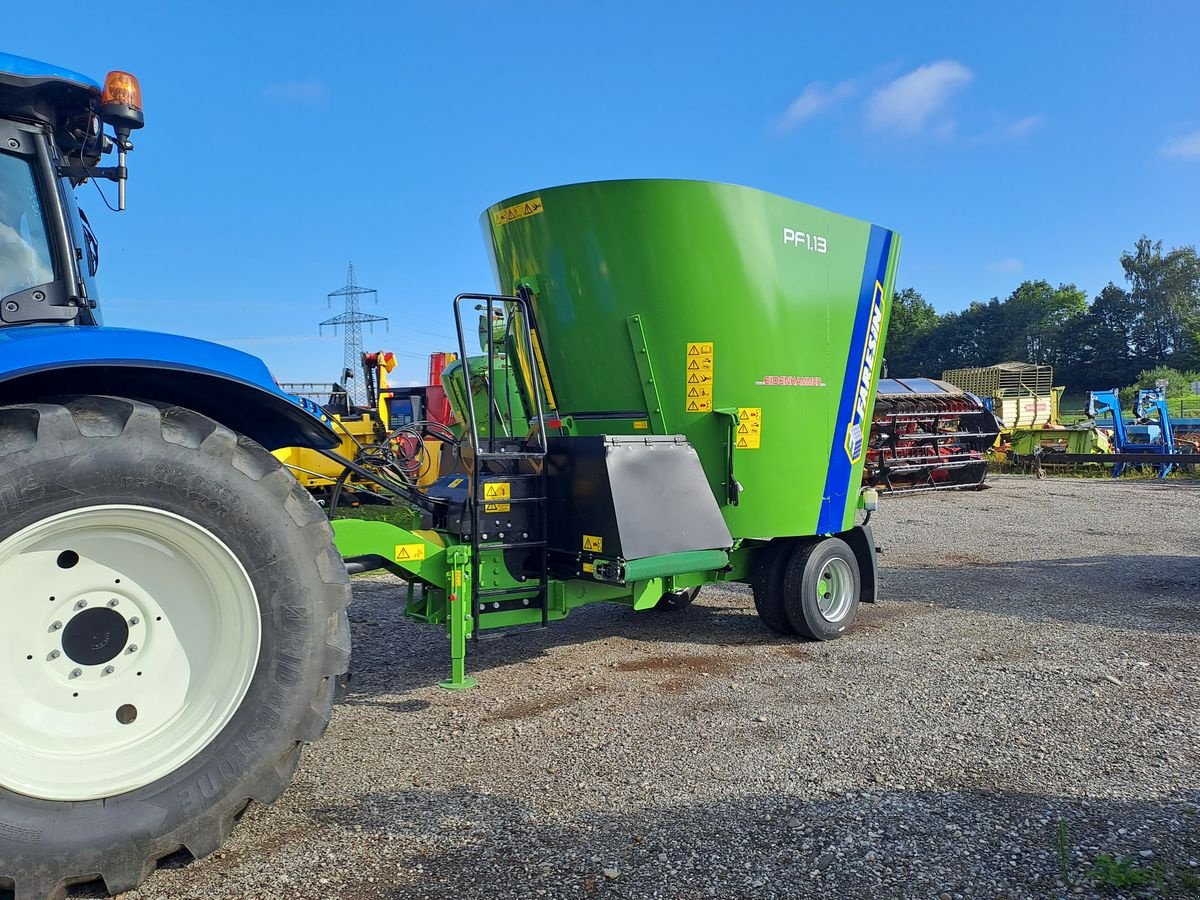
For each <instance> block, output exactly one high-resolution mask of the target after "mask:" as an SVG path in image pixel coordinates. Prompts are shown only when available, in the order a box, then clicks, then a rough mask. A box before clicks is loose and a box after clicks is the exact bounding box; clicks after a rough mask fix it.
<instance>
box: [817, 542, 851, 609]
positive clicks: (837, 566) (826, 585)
mask: <svg viewBox="0 0 1200 900" xmlns="http://www.w3.org/2000/svg"><path fill="white" fill-rule="evenodd" d="M853 603H854V575H853V572H852V571H851V569H850V564H849V563H848V562H846V560H844V559H840V558H838V557H834V558H833V559H830V560H827V561H826V562H825V564H824V565H823V566H822V567H821V572H820V574H819V575H818V576H817V609H818V610H820V612H821V615H822V616H823V617H824V618H825V620H826V621H828V622H840V621H842V619H844V618H846V616H847V615H848V614H849V612H850V608H851V606H852V605H853Z"/></svg>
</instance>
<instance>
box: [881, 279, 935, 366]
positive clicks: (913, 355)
mask: <svg viewBox="0 0 1200 900" xmlns="http://www.w3.org/2000/svg"><path fill="white" fill-rule="evenodd" d="M937 323H938V314H937V311H936V310H935V309H934V308H933V304H931V303H930V302H929V301H928V300H926V299H925V298H924V297H922V296H921V294H920V293H918V292H917V291H916V290H915V289H913V288H910V287H909V288H905V289H904V290H902V291H897V292H896V293H895V295H894V296H893V297H892V314H891V318H890V319H889V320H888V336H887V344H886V345H885V348H886V350H887V361H888V374H890V375H892V376H893V377H897V378H904V377H907V376H911V375H918V374H922V372H921V363H922V360H921V359H920V353H919V352H918V351H919V348H920V347H921V344H922V343H923V342H922V340H921V338H922V336H923V335H925V334H927V333H929V332H930V331H931V330H932V329H933V328H935V327H936V326H937Z"/></svg>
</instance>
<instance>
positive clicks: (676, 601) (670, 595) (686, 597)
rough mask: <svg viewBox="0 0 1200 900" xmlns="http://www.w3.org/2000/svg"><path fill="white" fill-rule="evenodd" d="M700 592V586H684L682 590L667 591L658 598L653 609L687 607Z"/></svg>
mask: <svg viewBox="0 0 1200 900" xmlns="http://www.w3.org/2000/svg"><path fill="white" fill-rule="evenodd" d="M699 593H700V587H699V585H697V586H696V587H690V588H684V589H683V590H682V591H668V592H667V593H665V594H663V595H662V596H661V597H659V598H658V602H657V603H656V604H654V608H655V609H687V607H689V606H691V605H692V601H693V600H695V599H696V596H697V595H698V594H699Z"/></svg>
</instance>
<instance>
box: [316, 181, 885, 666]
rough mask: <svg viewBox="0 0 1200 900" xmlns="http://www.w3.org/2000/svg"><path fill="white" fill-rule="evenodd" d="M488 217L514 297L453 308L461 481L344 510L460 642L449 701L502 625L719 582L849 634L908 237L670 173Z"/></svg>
mask: <svg viewBox="0 0 1200 900" xmlns="http://www.w3.org/2000/svg"><path fill="white" fill-rule="evenodd" d="M482 224H483V229H484V233H485V236H486V241H487V244H488V247H489V250H490V253H491V257H492V263H493V266H494V269H495V275H496V279H497V282H498V284H499V286H500V290H501V294H499V295H487V294H463V295H460V296H459V297H457V298H456V299H455V301H454V312H455V319H456V323H457V329H458V336H459V345H460V348H459V349H460V361H459V362H458V363H457V364H456V365H454V366H452V367H451V368H449V369H447V371H446V373H445V375H444V376H443V380H444V384H445V386H446V389H447V395H448V396H449V397H450V399H451V403H452V405H453V407H454V411H455V414H456V418H457V420H458V422H459V423H461V424H460V427H459V429H458V433H456V434H454V435H452V436H450V435H445V434H444V430H435V431H432V432H431V433H432V434H434V435H435V436H437V437H439V438H445V437H452V440H451V441H450V442H449V447H450V450H449V452H450V453H452V454H453V455H454V456H455V457H456V458H455V459H454V460H452V461H451V463H450V466H451V468H450V469H449V471H450V474H448V475H445V476H444V477H442V478H441V479H439V480H438V481H437V482H435V483H434V484H432V485H430V486H429V487H428V488H425V489H418V488H416V487H415V486H414V485H413V483H412V479H411V478H409V479H407V483H406V484H403V485H398V484H396V481H404V480H406V479H404V478H403V474H404V473H405V472H411V471H413V469H414V466H416V467H419V461H418V462H416V463H414V460H413V459H411V458H410V459H408V460H407V461H399V464H398V465H395V466H392V467H391V472H390V473H389V474H390V475H392V476H394V477H391V478H388V479H386V481H385V482H383V486H384V487H390V488H392V489H394V490H395V489H399V490H398V491H395V492H402V493H403V503H404V504H405V505H406V506H408V507H409V508H410V509H411V510H413V514H412V517H411V518H412V520H411V521H410V522H409V523H408V524H409V525H410V526H411V527H407V528H404V527H400V526H399V525H397V524H395V523H394V522H387V521H362V520H357V519H340V518H336V511H335V512H334V515H335V521H334V531H335V534H336V536H337V543H338V547H339V550H340V551H341V553H342V555H343V557H344V558H345V559H346V561H347V566H348V568H349V569H350V571H351V572H364V571H370V570H375V569H386V570H388V571H390V572H392V573H394V574H396V575H398V576H400V577H401V578H403V579H404V580H406V581H407V582H408V584H409V591H408V599H407V614H408V615H409V616H411V617H413V618H415V619H418V620H420V621H424V622H428V623H430V624H433V625H438V626H441V627H444V628H445V629H446V631H447V632H448V634H449V636H450V647H451V653H450V655H451V666H450V673H449V677H448V678H447V679H446V680H445V681H443V682H442V686H443V687H446V688H466V687H470V686H471V685H473V684H474V683H475V681H474V679H473V678H471V677H470V676H469V675H467V673H466V666H465V659H466V651H467V645H468V642H469V640H470V639H471V638H475V637H478V636H479V634H480V633H481V632H482V631H485V630H487V629H492V628H504V627H513V626H537V625H546V624H548V623H549V622H551V621H554V620H557V619H561V618H563V617H565V616H566V615H567V614H568V613H569V612H570V611H571V610H572V609H573V608H575V607H577V606H581V605H583V604H586V603H591V602H595V601H602V600H606V601H614V602H618V603H623V604H626V605H628V606H632V607H633V609H635V610H645V609H652V608H663V607H670V606H682V605H686V604H687V603H689V602H691V600H692V599H693V598H694V597H695V596H696V593H697V592H698V591H699V590H700V589H701V588H702V587H703V585H705V584H708V583H712V582H720V581H740V582H746V583H749V584H750V585H751V586H752V588H753V595H754V602H755V606H756V608H757V611H758V614H759V616H760V617H761V619H762V621H763V623H764V624H765V625H766V626H767V627H768V628H770V629H771V630H772V631H775V632H778V633H781V634H793V635H798V636H800V637H803V638H808V639H816V640H827V639H831V638H835V637H838V636H839V635H841V634H843V633H844V632H845V631H846V629H847V628H849V626H850V625H851V624H852V623H853V621H854V617H855V613H856V611H857V609H858V604H859V603H860V602H861V601H867V602H870V601H873V600H874V599H875V593H876V583H877V579H876V564H875V546H874V541H873V539H872V536H871V532H870V529H869V527H868V526H867V525H866V524H856V518H857V517H856V513H857V512H858V511H859V510H862V509H865V510H867V511H868V513H869V511H870V509H872V508H873V506H874V492H870V491H868V492H866V493H864V492H863V491H861V490H860V485H861V483H862V466H863V456H864V443H865V438H866V436H867V434H866V433H867V430H868V428H869V423H870V421H871V407H872V404H873V402H874V396H875V386H876V381H877V377H878V369H879V362H880V360H881V359H882V352H883V341H884V335H885V333H886V329H887V317H888V312H889V298H890V297H891V295H892V285H893V279H894V277H895V270H896V264H897V260H898V257H899V251H900V239H899V237H898V236H897V235H896V234H895V233H893V232H891V231H889V230H887V229H884V228H880V227H878V226H874V225H870V224H868V223H866V222H860V221H856V220H854V219H849V218H846V217H844V216H839V215H835V214H833V213H830V212H826V211H825V210H821V209H817V208H814V207H811V206H806V205H804V204H801V203H796V202H793V201H790V200H786V199H783V198H781V197H777V196H773V195H771V194H767V193H763V192H761V191H756V190H751V189H748V188H744V187H736V186H733V185H725V184H711V183H705V182H693V181H667V180H644V181H640V180H639V181H615V182H597V183H591V184H579V185H569V186H565V187H556V188H550V189H546V190H542V191H536V192H533V193H529V194H523V195H520V196H517V197H513V198H510V199H508V200H505V201H503V202H501V203H499V204H497V205H495V206H493V207H490V208H489V209H488V210H487V211H486V212H485V213H484V215H483V220H482ZM476 323H478V327H477V328H476ZM468 335H469V337H468ZM476 336H477V338H478V346H479V350H478V351H475V348H474V344H475V339H476ZM420 430H421V429H420V427H419V426H418V427H416V428H414V429H413V430H412V432H410V437H412V436H413V433H419V432H420ZM417 439H418V441H419V434H417ZM405 446H407V447H409V448H410V451H411V454H412V455H413V456H419V453H420V449H419V446H418V445H414V444H413V443H412V442H411V441H409V442H408V443H407V444H405ZM414 446H417V449H415V450H413V449H412V448H413V447H414ZM363 462H364V465H363V466H362V467H360V468H362V469H363V470H364V471H367V470H368V469H367V467H366V465H365V462H366V461H363ZM443 471H448V469H446V468H444V469H443ZM376 474H377V475H378V474H380V473H379V471H378V470H376Z"/></svg>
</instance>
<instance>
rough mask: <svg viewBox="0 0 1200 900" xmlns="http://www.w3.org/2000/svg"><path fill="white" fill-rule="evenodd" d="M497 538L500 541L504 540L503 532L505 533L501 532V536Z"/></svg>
mask: <svg viewBox="0 0 1200 900" xmlns="http://www.w3.org/2000/svg"><path fill="white" fill-rule="evenodd" d="M497 537H499V538H500V540H504V532H503V531H502V532H500V534H499V535H497Z"/></svg>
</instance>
